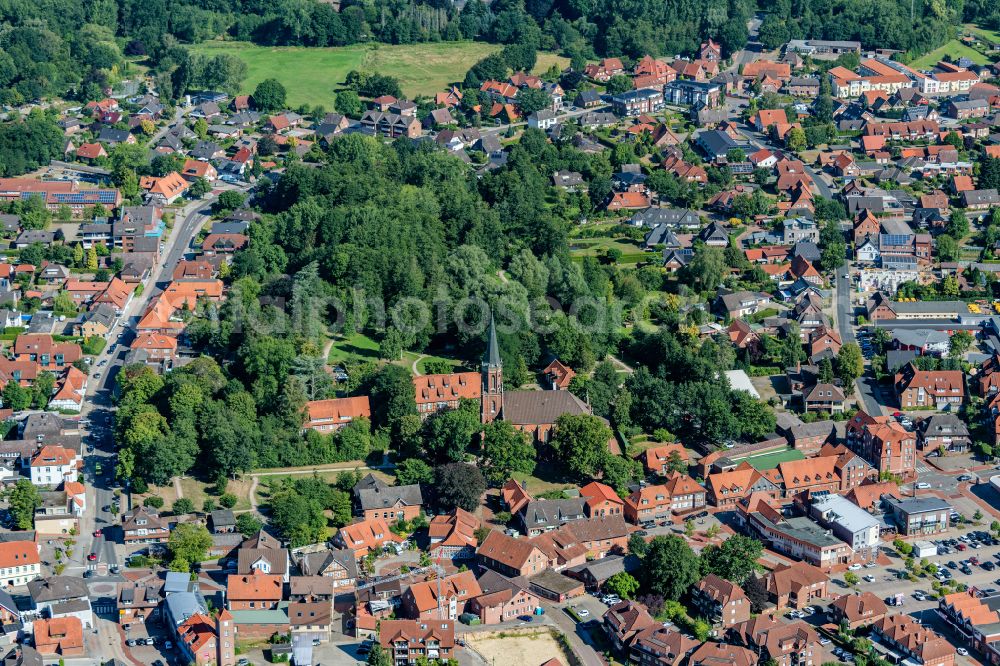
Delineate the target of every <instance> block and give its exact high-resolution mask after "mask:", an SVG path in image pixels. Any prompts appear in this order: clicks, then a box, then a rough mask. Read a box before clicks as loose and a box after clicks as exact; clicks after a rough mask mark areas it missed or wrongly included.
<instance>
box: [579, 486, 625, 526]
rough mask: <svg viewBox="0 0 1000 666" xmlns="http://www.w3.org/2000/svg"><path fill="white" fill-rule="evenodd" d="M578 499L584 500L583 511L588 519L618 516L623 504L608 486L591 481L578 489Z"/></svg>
mask: <svg viewBox="0 0 1000 666" xmlns="http://www.w3.org/2000/svg"><path fill="white" fill-rule="evenodd" d="M580 497H583V498H585V499H586V504H584V510H585V511H586V513H587V515H588V516H590V517H592V518H593V517H597V516H620V515H622V512H623V508H624V506H625V503H624V502H623V501H622V499H621V497H619V496H618V493H616V492H615V491H614V490H613V489H612V488H611V487H610V486H606V485H604V484H603V483H599V482H597V481H591V482H590V483H588V484H587V485H585V486H584V487H583V488H580Z"/></svg>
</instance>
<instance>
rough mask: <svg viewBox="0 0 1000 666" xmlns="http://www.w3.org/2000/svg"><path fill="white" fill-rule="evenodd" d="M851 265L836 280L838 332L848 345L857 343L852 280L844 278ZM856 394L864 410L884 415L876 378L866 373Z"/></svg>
mask: <svg viewBox="0 0 1000 666" xmlns="http://www.w3.org/2000/svg"><path fill="white" fill-rule="evenodd" d="M850 270H851V266H850V264H849V263H848V264H845V265H844V266H843V267H841V268H840V269H838V271H837V276H836V280H835V286H836V296H835V298H836V308H837V330H838V331H839V332H840V339H841V341H842V342H843V343H844V344H845V345H846V344H849V343H852V342H855V343H856V342H857V341H858V339H857V336H855V334H854V306H853V305H851V288H852V284H851V280H850V278H846V277H844V276H845V275H849V271H850ZM856 387H857V388H856V393H857V396H858V398H859V399H860V400H861V402H862V404H863V406H864V410H865V411H866V412H867V413H869V414H871V415H873V416H879V415H881V414H882V405H881V403H880V402H879V399H878V395H879V389H878V384H877V382H876V381H875V378H874V377H872V376H871V375H870V374H868V373H865V374H864V375H862V376H861V377H860V378H859V379H858V381H857V383H856Z"/></svg>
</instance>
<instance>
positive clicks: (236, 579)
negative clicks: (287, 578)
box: [226, 570, 284, 611]
mask: <svg viewBox="0 0 1000 666" xmlns="http://www.w3.org/2000/svg"><path fill="white" fill-rule="evenodd" d="M283 597H284V581H283V580H282V577H281V576H280V575H278V574H266V573H262V572H261V571H260V570H254V572H253V573H251V574H243V575H240V574H230V575H229V576H228V578H227V579H226V608H228V609H229V610H231V611H237V610H273V609H275V608H277V607H278V604H279V603H281V600H282V599H283Z"/></svg>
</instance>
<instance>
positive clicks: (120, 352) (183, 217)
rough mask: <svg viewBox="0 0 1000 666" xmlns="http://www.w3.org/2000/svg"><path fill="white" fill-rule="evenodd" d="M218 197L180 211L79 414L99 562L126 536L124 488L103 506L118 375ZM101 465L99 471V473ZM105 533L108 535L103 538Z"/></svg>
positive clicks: (112, 555)
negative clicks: (149, 310)
mask: <svg viewBox="0 0 1000 666" xmlns="http://www.w3.org/2000/svg"><path fill="white" fill-rule="evenodd" d="M216 199H217V194H213V196H211V197H210V198H208V199H204V200H201V201H197V202H192V203H191V204H189V205H188V206H187V207H185V208H184V209H182V210H181V212H180V213H179V214H178V218H177V219H178V222H176V223H175V225H174V228H173V229H172V230H171V233H170V235H169V236H168V237H167V239H166V240H165V241H164V252H163V260H162V262H161V264H160V268H159V272H158V273H157V274H156V276H155V278H153V279H150V280H148V281H147V283H146V284H147V287H146V289H145V290H144V291H143V293H142V294H141V295H140V296H135V297H133V298H132V300H131V301H130V302H129V304H128V305H127V306H126V308H125V310H124V311H123V312H122V313H121V315H120V316H119V318H118V320H117V322H116V325H115V328H114V329H113V331H112V333H111V334H109V336H108V338H109V339H108V346H107V347H106V348H105V349H104V351H103V352H102V353H101V354H100V355H98V356H97V357H95V359H94V366H93V367H94V370H93V374H92V375H91V380H90V382H89V385H88V389H87V395H86V398H85V400H84V405H83V409H82V411H81V415H80V416H81V430H82V432H83V434H84V445H85V446H86V447H87V449H86V450H87V453H86V455H85V458H84V460H85V468H84V469H85V471H84V474H85V481H86V485H87V490H88V495H87V507H86V511H85V513H84V516H83V518H82V520H81V531H82V535H83V536H82V539H83V541H84V543H88V544H89V550H87V551H86V553H95V554H97V555H98V557H99V559H98V560H97V561H98V562H101V561H103V562H105V563H107V564H108V565H109V567H110V566H112V565H116V564H120V563H119V561H118V553H116V550H115V542H118V543H121V541H122V539H121V528H120V527H119V519H120V516H121V513H122V512H125V511H128V510H129V504H128V498H127V494H126V493H123V498H122V499H123V501H122V505H121V510H120V511H119V512H118V513H112V512H110V511H106V510H105V507H110V506H111V505H112V504H113V499H114V491H115V487H116V485H117V484H116V483H115V479H114V469H115V464H116V457H115V449H114V438H113V429H114V404H113V398H112V389H113V387H114V381H115V376H116V375H117V373H118V372H119V371H120V370H121V368H122V366H123V365H124V364H125V356H126V354H127V353H128V345H129V343H130V342H131V340H132V339H133V337H134V335H135V333H134V327H135V325H136V324H137V323H138V321H139V318H140V317H141V316H142V313H143V311H144V310H145V309H146V306H147V305H148V304H149V302H150V300H151V299H153V298H154V297H155V296H156V295H158V294H159V293H161V292H162V291H163V289H164V287H166V285H167V284H168V283H169V282H170V280H171V279H172V276H173V271H174V268H175V267H176V266H177V263H178V262H179V261H180V260H181V259H182V258H183V257H184V254H185V253H186V252H187V251H188V250H189V249H190V246H191V241H192V239H193V238H194V236H195V235H196V234H197V233H198V230H199V229H200V228H201V226H202V224H204V222H205V220H206V219H207V218H208V215H209V214H210V211H211V207H212V204H213V203H214V202H215V200H216ZM98 374H99V375H100V376H99V377H98ZM98 464H99V465H100V466H101V474H100V475H98V474H96V469H97V465H98ZM97 529H101V530H102V532H103V533H104V534H103V536H102V537H94V536H92V535H93V533H94V532H95V531H96V530H97ZM104 536H106V537H108V538H107V539H105V538H104ZM84 556H85V555H84Z"/></svg>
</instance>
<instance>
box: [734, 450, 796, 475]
mask: <svg viewBox="0 0 1000 666" xmlns="http://www.w3.org/2000/svg"><path fill="white" fill-rule="evenodd" d="M804 458H805V456H804V455H802V452H801V451H796V450H795V449H787V450H785V451H775V452H774V453H765V454H764V455H760V456H753V457H752V458H743V460H746V461H747V462H748V463H750V464H751V465H753V468H754V469H757V470H765V469H774V468H775V467H777V466H778V463H783V462H789V461H791V460H802V459H804Z"/></svg>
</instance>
